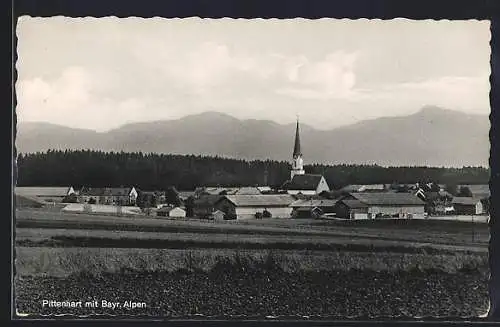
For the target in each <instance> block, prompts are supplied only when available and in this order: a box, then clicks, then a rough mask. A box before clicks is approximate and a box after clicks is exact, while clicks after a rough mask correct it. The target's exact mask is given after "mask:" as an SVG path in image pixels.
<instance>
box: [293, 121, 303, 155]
mask: <svg viewBox="0 0 500 327" xmlns="http://www.w3.org/2000/svg"><path fill="white" fill-rule="evenodd" d="M301 155H302V152H301V151H300V135H299V121H298V120H297V127H296V129H295V145H294V147H293V156H294V157H295V156H301Z"/></svg>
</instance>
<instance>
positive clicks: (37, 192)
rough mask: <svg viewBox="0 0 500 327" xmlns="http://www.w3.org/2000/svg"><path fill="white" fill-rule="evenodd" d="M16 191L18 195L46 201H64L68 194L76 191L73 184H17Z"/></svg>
mask: <svg viewBox="0 0 500 327" xmlns="http://www.w3.org/2000/svg"><path fill="white" fill-rule="evenodd" d="M14 192H15V194H16V195H20V196H24V197H28V198H34V199H38V200H41V201H44V202H62V201H63V199H64V198H65V197H66V196H67V195H70V194H75V193H76V192H75V190H74V189H73V187H71V186H63V187H58V186H56V187H52V186H16V187H15V190H14Z"/></svg>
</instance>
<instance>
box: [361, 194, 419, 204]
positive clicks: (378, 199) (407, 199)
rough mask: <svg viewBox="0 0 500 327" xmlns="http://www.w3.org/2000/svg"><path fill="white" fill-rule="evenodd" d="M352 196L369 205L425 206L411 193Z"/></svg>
mask: <svg viewBox="0 0 500 327" xmlns="http://www.w3.org/2000/svg"><path fill="white" fill-rule="evenodd" d="M351 196H353V197H354V198H355V199H356V200H359V201H361V202H363V203H365V204H367V205H424V201H422V200H421V199H420V198H419V197H417V196H416V195H414V194H410V193H390V192H376V193H375V192H370V193H351Z"/></svg>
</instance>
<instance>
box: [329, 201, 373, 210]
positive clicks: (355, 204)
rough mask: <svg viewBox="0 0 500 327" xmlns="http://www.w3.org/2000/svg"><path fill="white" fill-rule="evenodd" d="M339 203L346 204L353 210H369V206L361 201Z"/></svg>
mask: <svg viewBox="0 0 500 327" xmlns="http://www.w3.org/2000/svg"><path fill="white" fill-rule="evenodd" d="M337 203H343V204H345V205H346V206H347V207H349V208H351V209H361V208H368V205H367V204H365V203H363V202H361V201H359V200H349V199H345V200H340V201H338V202H337Z"/></svg>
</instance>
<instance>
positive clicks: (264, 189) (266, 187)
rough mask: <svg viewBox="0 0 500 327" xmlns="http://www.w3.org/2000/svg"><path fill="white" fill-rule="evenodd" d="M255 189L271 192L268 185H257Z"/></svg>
mask: <svg viewBox="0 0 500 327" xmlns="http://www.w3.org/2000/svg"><path fill="white" fill-rule="evenodd" d="M257 189H258V190H259V191H260V192H261V193H262V192H271V191H272V188H271V187H270V186H257Z"/></svg>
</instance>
